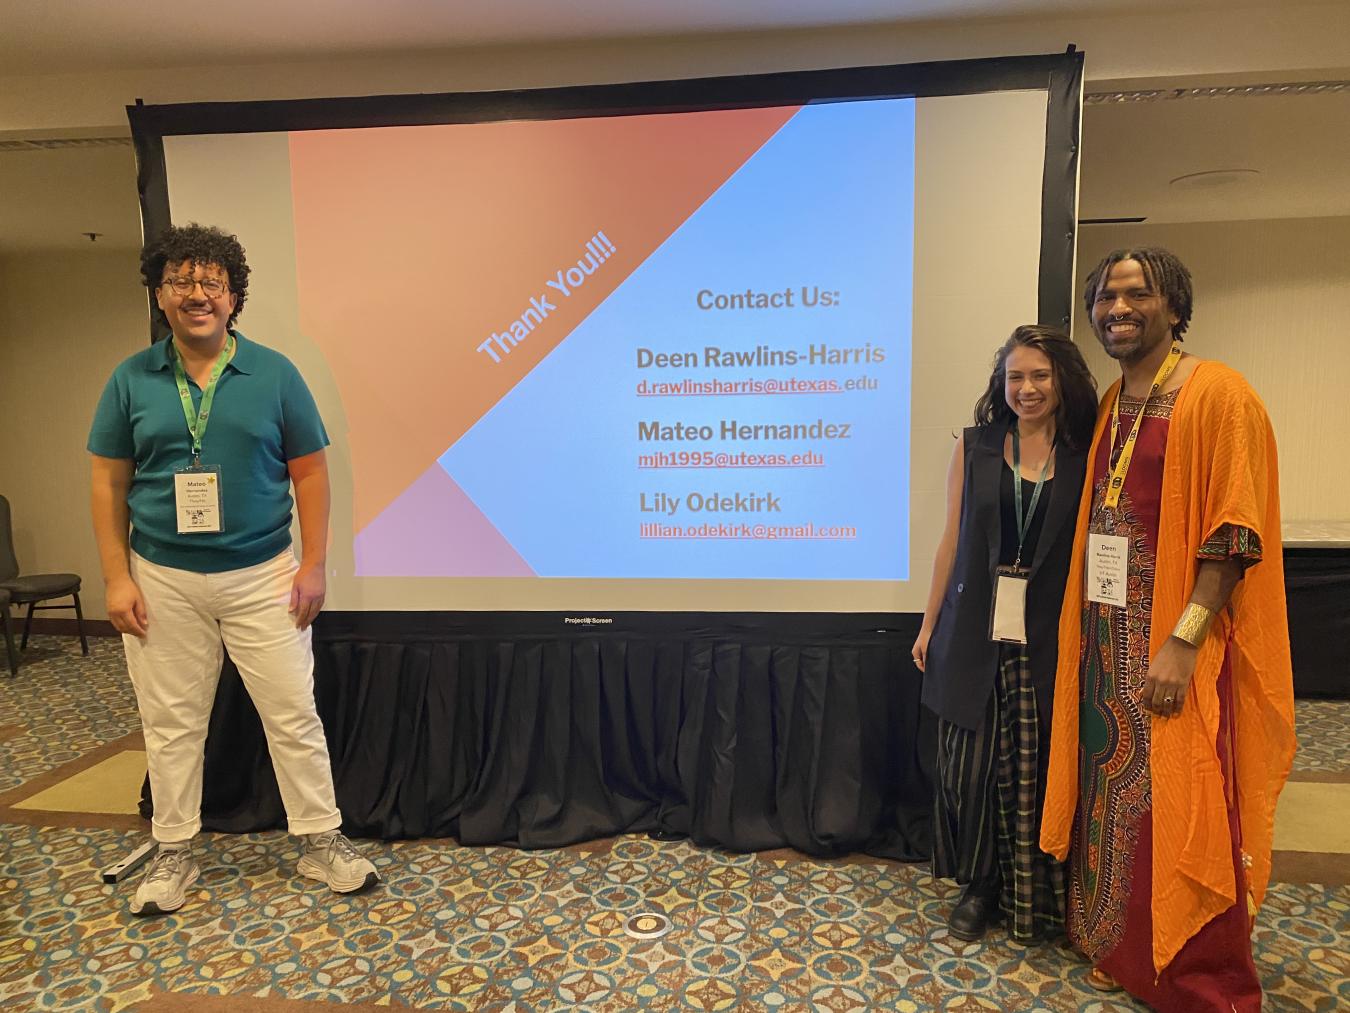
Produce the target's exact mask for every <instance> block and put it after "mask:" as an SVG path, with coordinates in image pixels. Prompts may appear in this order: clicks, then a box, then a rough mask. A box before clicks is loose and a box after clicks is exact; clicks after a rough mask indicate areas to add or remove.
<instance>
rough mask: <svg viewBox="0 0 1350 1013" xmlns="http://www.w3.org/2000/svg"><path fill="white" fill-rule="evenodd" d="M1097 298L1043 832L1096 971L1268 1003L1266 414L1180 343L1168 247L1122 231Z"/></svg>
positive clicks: (1285, 640) (1282, 716)
mask: <svg viewBox="0 0 1350 1013" xmlns="http://www.w3.org/2000/svg"><path fill="white" fill-rule="evenodd" d="M1085 301H1086V304H1087V310H1088V313H1089V315H1090V316H1091V318H1092V324H1093V330H1094V331H1095V332H1096V334H1097V337H1098V339H1099V340H1100V341H1101V342H1102V345H1103V347H1104V348H1105V349H1106V351H1107V353H1108V354H1110V355H1111V356H1112V357H1113V358H1115V359H1116V360H1117V361H1118V362H1119V363H1120V365H1121V380H1120V381H1119V382H1117V383H1116V384H1114V385H1113V386H1112V387H1111V389H1110V390H1108V391H1107V392H1106V395H1105V396H1104V397H1103V399H1102V404H1101V410H1100V411H1099V413H1098V419H1097V428H1096V433H1095V436H1094V439H1093V445H1092V449H1091V451H1090V452H1089V455H1088V474H1089V481H1088V483H1087V486H1086V488H1085V489H1084V493H1083V498H1082V501H1081V503H1080V508H1079V514H1078V529H1077V533H1076V538H1075V548H1074V554H1073V562H1072V564H1071V567H1070V571H1069V583H1068V590H1067V593H1066V594H1065V598H1064V610H1063V613H1062V615H1061V619H1060V652H1059V668H1058V671H1057V673H1056V686H1055V704H1054V721H1053V724H1052V732H1051V754H1050V769H1049V774H1048V786H1047V792H1046V801H1045V810H1044V815H1043V817H1042V825H1041V847H1042V848H1043V849H1044V850H1046V851H1048V852H1050V853H1051V854H1053V855H1055V856H1056V857H1058V858H1060V859H1064V858H1065V857H1067V858H1068V861H1069V873H1070V884H1069V896H1068V911H1067V912H1066V915H1067V926H1068V931H1069V935H1070V938H1071V940H1072V941H1073V942H1074V944H1075V945H1076V946H1077V947H1078V948H1079V949H1080V950H1082V951H1083V952H1084V953H1085V954H1086V955H1087V956H1088V958H1089V959H1090V960H1091V961H1092V964H1093V969H1092V972H1091V973H1090V975H1089V979H1088V980H1089V983H1090V984H1093V985H1094V986H1095V987H1098V988H1101V989H1105V990H1111V989H1115V988H1118V987H1122V986H1123V987H1124V988H1126V989H1127V990H1128V991H1129V992H1130V993H1132V994H1133V995H1135V996H1138V997H1139V998H1141V999H1143V1000H1144V1001H1146V1002H1148V1003H1149V1004H1150V1005H1151V1006H1153V1007H1154V1008H1155V1009H1158V1010H1161V1011H1170V1010H1177V1011H1183V1010H1184V1011H1186V1013H1195V1011H1204V1010H1216V1011H1217V1010H1222V1011H1225V1013H1228V1011H1252V1013H1258V1011H1259V1010H1260V1008H1261V987H1260V981H1259V979H1258V977H1257V974H1256V969H1255V966H1254V963H1253V961H1252V955H1251V942H1250V932H1251V919H1252V917H1253V916H1254V913H1255V911H1256V908H1257V906H1258V905H1259V904H1260V903H1261V900H1262V898H1263V897H1264V895H1265V889H1266V883H1267V881H1268V880H1269V877H1270V852H1271V839H1272V836H1273V827H1274V819H1275V803H1276V799H1277V798H1278V796H1279V792H1280V790H1281V788H1282V787H1283V786H1284V782H1285V780H1286V778H1287V777H1288V774H1289V768H1290V766H1291V764H1292V762H1293V754H1294V722H1293V718H1294V706H1293V677H1292V673H1291V670H1290V663H1289V637H1288V626H1287V617H1286V613H1285V600H1284V571H1283V565H1282V559H1281V547H1280V546H1281V541H1280V510H1279V480H1278V471H1277V465H1276V454H1275V439H1274V433H1273V431H1272V429H1271V426H1270V421H1269V419H1268V418H1267V416H1266V412H1265V408H1264V406H1263V405H1262V404H1261V401H1260V399H1259V398H1258V397H1257V396H1256V394H1255V392H1254V391H1253V390H1252V389H1251V387H1250V386H1248V384H1247V383H1246V381H1245V380H1243V378H1242V377H1241V376H1240V375H1239V374H1237V373H1236V372H1234V371H1233V370H1232V369H1229V368H1228V367H1226V366H1224V365H1222V364H1220V363H1217V362H1212V361H1203V360H1201V359H1198V358H1196V357H1195V356H1191V355H1186V354H1183V353H1182V352H1181V345H1180V341H1181V339H1182V335H1183V334H1184V333H1185V331H1186V327H1187V325H1188V324H1189V322H1190V316H1191V305H1192V294H1191V280H1190V273H1189V272H1188V271H1187V270H1186V268H1185V266H1184V265H1182V263H1181V262H1180V261H1179V260H1178V259H1177V258H1176V257H1175V256H1174V255H1173V254H1171V253H1169V252H1168V251H1166V250H1160V249H1137V250H1117V251H1115V252H1114V253H1112V254H1110V255H1109V256H1107V257H1106V258H1105V259H1104V260H1103V261H1102V262H1101V263H1100V264H1098V265H1097V267H1096V268H1095V269H1094V270H1093V271H1092V273H1091V274H1090V275H1089V277H1088V282H1087V287H1086V292H1085Z"/></svg>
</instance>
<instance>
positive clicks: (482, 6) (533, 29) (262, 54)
mask: <svg viewBox="0 0 1350 1013" xmlns="http://www.w3.org/2000/svg"><path fill="white" fill-rule="evenodd" d="M1084 6H1085V5H1084V4H1083V3H1082V2H1081V0H569V2H567V3H560V2H558V0H492V2H486V0H280V2H278V0H232V2H231V3H229V4H228V5H225V6H208V7H202V6H199V5H198V6H193V7H190V8H184V7H182V6H179V7H177V8H175V7H174V6H173V5H172V4H165V3H162V2H155V3H147V2H145V0H103V2H98V0H3V8H4V13H3V23H4V31H3V32H0V75H20V74H53V73H66V72H75V71H91V70H110V69H115V68H133V67H134V68H149V67H173V66H189V65H190V66H200V65H202V64H205V63H239V62H267V61H273V60H282V59H297V58H300V59H320V58H332V57H339V56H341V57H357V56H364V55H378V54H384V53H390V52H408V51H416V50H433V49H450V48H456V47H463V46H485V45H503V44H521V43H540V42H559V41H564V40H577V39H591V40H594V39H604V38H625V37H644V36H648V37H649V36H660V35H696V34H704V33H719V32H735V31H769V30H774V29H793V28H812V27H823V26H832V27H838V26H849V25H867V24H878V25H880V24H889V25H894V24H899V23H905V22H925V21H928V22H931V21H959V20H963V19H969V18H1032V17H1040V18H1044V17H1053V16H1064V15H1081V14H1083V13H1084ZM1224 6H1231V3H1230V2H1229V0H1093V3H1092V4H1091V11H1090V13H1091V15H1092V16H1094V17H1097V16H1102V15H1108V14H1113V13H1116V14H1119V13H1140V12H1145V11H1170V12H1175V11H1178V10H1205V9H1219V8H1222V7H1224Z"/></svg>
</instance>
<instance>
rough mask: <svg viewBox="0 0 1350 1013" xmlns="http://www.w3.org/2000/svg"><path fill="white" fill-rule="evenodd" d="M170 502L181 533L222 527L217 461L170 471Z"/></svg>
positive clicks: (202, 531) (190, 533) (211, 530)
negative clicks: (171, 473) (176, 514)
mask: <svg viewBox="0 0 1350 1013" xmlns="http://www.w3.org/2000/svg"><path fill="white" fill-rule="evenodd" d="M173 502H174V507H175V508H176V510H177V513H178V533H179V534H180V535H199V534H200V535H205V534H212V533H214V532H218V531H220V530H221V521H222V516H221V509H220V465H218V464H196V465H192V466H190V467H187V468H181V469H179V470H178V471H175V472H174V473H173Z"/></svg>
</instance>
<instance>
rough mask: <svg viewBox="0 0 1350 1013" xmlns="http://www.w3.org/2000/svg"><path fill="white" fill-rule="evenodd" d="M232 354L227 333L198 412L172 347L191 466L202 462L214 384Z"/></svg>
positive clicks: (231, 337)
mask: <svg viewBox="0 0 1350 1013" xmlns="http://www.w3.org/2000/svg"><path fill="white" fill-rule="evenodd" d="M171 347H172V346H171ZM233 354H234V335H233V334H227V335H226V336H225V347H224V348H222V349H221V350H220V357H219V358H217V359H216V364H215V366H213V367H212V369H211V379H210V380H209V381H208V382H207V384H206V389H205V390H203V391H202V407H201V411H200V412H199V411H197V409H196V408H193V407H192V392H191V391H190V390H188V378H187V373H185V372H184V371H183V362H182V360H181V359H180V358H179V357H178V349H177V348H174V349H173V355H172V359H173V375H174V379H175V380H177V381H178V397H179V399H180V400H181V401H182V402H183V418H185V419H187V427H188V433H189V434H190V435H191V436H192V464H193V467H199V466H200V465H201V463H202V437H203V436H204V435H205V434H206V423H207V422H208V421H209V420H210V418H211V402H212V401H214V400H215V398H216V384H217V383H218V382H219V381H220V374H221V373H223V372H225V364H226V363H227V362H229V361H230V356H231V355H233Z"/></svg>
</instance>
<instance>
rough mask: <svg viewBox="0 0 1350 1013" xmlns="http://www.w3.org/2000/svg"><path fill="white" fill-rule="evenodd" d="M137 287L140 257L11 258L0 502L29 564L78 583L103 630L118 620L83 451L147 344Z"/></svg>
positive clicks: (6, 261) (2, 363)
mask: <svg viewBox="0 0 1350 1013" xmlns="http://www.w3.org/2000/svg"><path fill="white" fill-rule="evenodd" d="M138 278H139V267H138V259H137V252H136V251H135V250H90V251H89V252H87V253H60V254H55V253H49V254H34V255H31V256H24V257H20V256H8V257H4V258H0V406H2V407H3V410H4V420H5V432H4V439H3V440H0V493H3V494H4V495H5V496H6V497H8V498H9V501H10V506H11V507H12V509H13V514H14V544H15V550H16V551H17V553H18V556H19V565H20V566H21V567H22V568H23V569H24V571H26V572H30V573H51V572H62V573H78V574H79V575H80V576H81V577H83V578H84V590H83V591H82V592H81V594H80V600H81V602H82V603H83V605H84V610H85V615H86V616H89V617H92V618H97V619H102V618H104V617H106V615H107V611H106V609H105V607H104V602H103V579H102V575H101V573H100V570H99V563H98V551H97V549H96V548H95V546H94V535H93V532H92V530H91V529H90V526H89V487H88V481H89V478H88V476H89V468H88V465H87V463H86V455H85V452H84V445H85V438H86V437H87V436H88V435H89V420H90V418H91V417H92V416H93V413H94V405H95V403H96V402H97V401H98V396H99V394H100V393H101V392H102V390H103V384H104V381H106V380H107V378H108V375H109V374H110V373H111V372H112V369H113V367H114V366H116V365H117V363H118V362H120V361H121V360H122V359H124V358H126V357H127V356H128V355H130V354H131V353H132V352H134V351H136V350H137V349H139V348H141V347H143V345H144V343H145V342H146V340H148V323H147V314H146V299H145V290H144V289H142V288H141V287H140V286H139V285H138V284H136V282H137V279H138ZM56 615H61V613H56Z"/></svg>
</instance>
